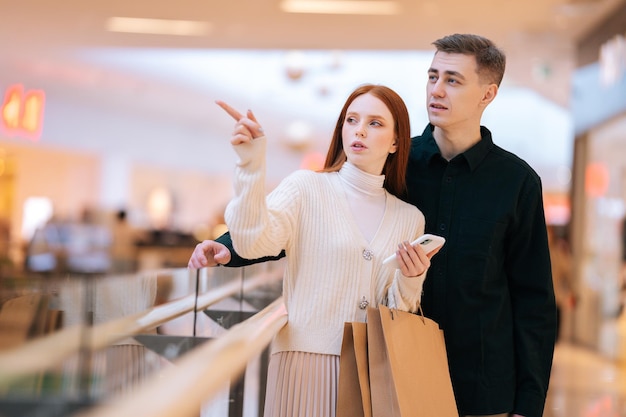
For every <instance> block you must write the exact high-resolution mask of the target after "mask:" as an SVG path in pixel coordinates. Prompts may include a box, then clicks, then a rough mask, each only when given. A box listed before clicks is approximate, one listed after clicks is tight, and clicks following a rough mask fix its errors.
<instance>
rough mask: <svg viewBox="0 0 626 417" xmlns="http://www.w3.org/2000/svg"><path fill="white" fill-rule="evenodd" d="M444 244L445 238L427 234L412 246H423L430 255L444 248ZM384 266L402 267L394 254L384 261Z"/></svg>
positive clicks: (412, 243) (416, 240)
mask: <svg viewBox="0 0 626 417" xmlns="http://www.w3.org/2000/svg"><path fill="white" fill-rule="evenodd" d="M444 243H446V240H445V239H444V238H443V237H441V236H437V235H431V234H429V233H426V234H425V235H422V236H420V237H418V238H417V239H415V240H414V241H413V242H411V246H415V245H421V246H422V249H424V252H426V253H430V252H432V251H434V250H435V249H437V248H440V247H442V246H443V244H444ZM383 265H389V266H392V267H394V268H399V267H400V266H399V265H398V260H397V259H396V253H395V252H394V253H393V254H391V255H390V256H388V257H387V258H386V259H385V260H384V261H383Z"/></svg>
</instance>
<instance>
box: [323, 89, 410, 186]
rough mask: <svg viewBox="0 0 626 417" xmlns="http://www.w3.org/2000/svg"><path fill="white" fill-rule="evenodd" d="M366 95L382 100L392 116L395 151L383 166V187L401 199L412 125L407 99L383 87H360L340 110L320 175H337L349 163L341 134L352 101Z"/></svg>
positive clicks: (404, 183)
mask: <svg viewBox="0 0 626 417" xmlns="http://www.w3.org/2000/svg"><path fill="white" fill-rule="evenodd" d="M363 94H371V95H373V96H374V97H376V98H378V99H379V100H381V101H382V102H383V103H385V105H386V106H387V108H388V109H389V111H390V112H391V115H392V116H393V121H394V132H395V135H396V152H394V153H390V154H389V155H388V156H387V161H386V162H385V166H384V167H383V172H382V173H383V175H385V183H384V187H385V189H386V190H387V191H389V192H390V193H391V194H393V195H395V196H396V197H398V198H402V197H403V196H405V195H406V167H407V164H408V161H409V151H410V149H411V124H410V121H409V111H408V110H407V108H406V104H405V103H404V100H402V98H401V97H400V96H399V95H398V93H396V92H395V91H393V90H392V89H390V88H389V87H385V86H383V85H375V84H364V85H361V86H359V87H358V88H357V89H356V90H354V91H353V92H352V94H350V96H349V97H348V99H347V100H346V103H345V104H344V105H343V109H341V113H340V114H339V118H338V119H337V125H336V126H335V131H334V133H333V138H332V141H331V143H330V147H329V148H328V153H327V154H326V162H325V163H324V168H323V169H322V170H321V171H320V172H336V171H339V170H340V169H341V167H342V166H343V164H344V162H346V160H347V157H346V153H345V152H344V150H343V140H342V139H343V138H342V135H341V132H342V130H343V124H344V122H345V119H346V113H347V112H348V107H349V106H350V104H352V102H353V101H354V100H355V99H356V98H357V97H359V96H361V95H363Z"/></svg>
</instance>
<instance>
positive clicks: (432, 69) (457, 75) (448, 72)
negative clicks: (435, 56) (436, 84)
mask: <svg viewBox="0 0 626 417" xmlns="http://www.w3.org/2000/svg"><path fill="white" fill-rule="evenodd" d="M428 72H429V73H430V72H434V73H435V74H439V70H438V69H436V68H433V67H430V68H428ZM444 74H446V75H449V76H451V77H457V78H461V79H463V80H464V79H465V77H464V76H463V74H461V73H460V72H458V71H444Z"/></svg>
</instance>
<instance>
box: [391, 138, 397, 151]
mask: <svg viewBox="0 0 626 417" xmlns="http://www.w3.org/2000/svg"><path fill="white" fill-rule="evenodd" d="M397 143H398V140H397V139H394V140H393V143H392V144H391V147H390V148H389V153H396V151H397V150H398V145H397Z"/></svg>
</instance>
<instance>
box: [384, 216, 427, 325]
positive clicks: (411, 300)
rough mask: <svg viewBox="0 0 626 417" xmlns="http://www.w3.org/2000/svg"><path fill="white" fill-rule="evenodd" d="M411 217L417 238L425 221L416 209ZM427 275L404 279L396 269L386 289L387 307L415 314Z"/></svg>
mask: <svg viewBox="0 0 626 417" xmlns="http://www.w3.org/2000/svg"><path fill="white" fill-rule="evenodd" d="M412 209H415V208H414V207H412ZM413 215H414V216H415V218H416V219H417V220H418V225H417V228H416V230H415V236H414V238H417V237H418V236H421V235H422V234H424V227H425V219H424V215H423V214H422V212H420V211H419V210H417V209H415V214H413ZM427 273H428V269H426V270H425V271H424V273H422V274H421V275H419V276H416V277H405V276H404V275H402V271H401V270H400V269H396V270H395V274H394V277H393V281H392V282H391V286H390V287H389V288H388V289H387V306H388V307H389V308H395V309H398V310H402V311H409V312H411V313H415V312H417V311H418V309H419V305H420V302H421V301H422V287H423V285H424V280H426V274H427Z"/></svg>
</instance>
